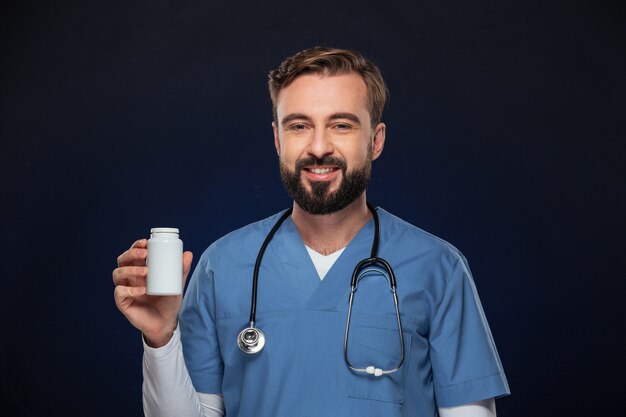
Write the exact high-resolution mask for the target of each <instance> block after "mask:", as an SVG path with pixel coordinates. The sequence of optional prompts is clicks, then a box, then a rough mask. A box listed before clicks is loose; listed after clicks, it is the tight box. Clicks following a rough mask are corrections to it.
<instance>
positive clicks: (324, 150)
mask: <svg viewBox="0 0 626 417" xmlns="http://www.w3.org/2000/svg"><path fill="white" fill-rule="evenodd" d="M334 150H335V148H334V147H333V144H332V141H331V140H330V137H329V134H328V132H326V131H325V130H316V131H315V133H314V134H313V136H312V138H311V142H310V143H309V146H308V149H307V151H308V153H309V154H310V155H312V156H314V157H316V158H317V159H322V158H323V157H325V156H327V155H330V154H332V153H333V152H334Z"/></svg>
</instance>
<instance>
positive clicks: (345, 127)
mask: <svg viewBox="0 0 626 417" xmlns="http://www.w3.org/2000/svg"><path fill="white" fill-rule="evenodd" d="M351 128H352V126H350V125H349V124H346V123H338V124H336V125H335V129H337V130H350V129H351Z"/></svg>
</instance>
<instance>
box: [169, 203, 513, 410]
mask: <svg viewBox="0 0 626 417" xmlns="http://www.w3.org/2000/svg"><path fill="white" fill-rule="evenodd" d="M378 213H379V217H380V244H379V254H378V255H379V256H380V257H382V258H384V259H386V260H387V261H388V262H389V263H390V264H391V266H392V267H393V269H394V272H395V275H396V280H397V294H398V299H399V305H400V312H401V318H402V326H403V334H404V345H405V346H404V348H405V361H404V364H403V365H402V367H401V368H400V370H399V371H397V372H395V373H392V374H389V375H383V376H381V377H375V376H373V375H367V374H362V373H355V372H353V371H351V370H350V369H349V368H348V366H347V365H346V363H345V361H344V357H343V337H344V332H345V324H346V317H347V308H348V297H349V293H350V278H351V276H352V271H353V269H354V267H355V265H356V264H357V263H358V262H359V261H360V260H362V259H364V258H367V257H369V256H370V251H371V245H372V240H373V238H374V223H373V220H370V222H368V223H367V224H366V225H365V226H364V227H363V228H362V229H361V230H360V231H359V233H358V234H357V235H356V236H355V237H354V238H353V239H352V241H351V242H350V244H349V245H348V246H347V247H346V249H345V250H344V252H343V253H342V254H341V256H340V257H339V259H338V260H337V261H336V262H335V264H334V265H333V267H332V268H331V270H330V271H329V272H328V274H327V275H326V277H325V278H324V280H323V281H320V279H319V276H318V275H317V272H316V270H315V267H314V266H313V263H312V262H311V259H310V257H309V255H308V253H307V252H306V248H305V247H304V243H303V242H302V239H301V238H300V235H299V234H298V231H297V230H296V228H295V226H294V224H293V222H292V221H291V218H289V219H287V220H286V221H285V222H284V223H283V225H282V226H281V227H280V229H279V230H278V232H277V233H276V235H275V236H274V239H273V240H272V242H271V243H270V245H269V246H268V249H267V251H266V253H265V256H264V257H263V262H262V265H261V268H260V272H259V287H258V302H257V316H256V317H257V322H256V326H257V327H258V328H260V329H261V330H262V331H263V332H264V333H265V335H266V338H267V343H266V346H265V349H263V350H262V351H261V352H260V353H258V354H256V355H248V354H246V353H243V352H241V351H240V350H239V348H238V346H237V341H236V340H237V335H238V334H239V332H240V331H241V330H242V329H243V328H244V327H247V326H248V320H249V314H250V295H251V286H252V272H253V269H254V262H255V260H256V257H257V254H258V251H259V248H260V247H261V244H262V242H263V240H264V239H265V237H266V236H267V234H268V232H269V230H270V229H271V228H272V226H273V225H274V223H276V221H277V220H278V218H279V216H280V214H281V213H279V214H276V215H274V216H272V217H270V218H268V219H265V220H262V221H260V222H257V223H253V224H251V225H249V226H246V227H244V228H242V229H239V230H236V231H234V232H232V233H230V234H228V235H227V236H225V237H223V238H221V239H220V240H218V241H216V242H215V243H214V244H212V245H211V246H210V247H209V248H208V249H207V250H206V251H205V252H204V254H203V255H202V257H201V258H200V261H199V263H198V266H197V267H196V269H195V271H194V274H193V276H192V278H191V281H190V283H189V287H188V289H187V292H186V294H185V298H184V301H183V307H182V310H181V313H180V330H181V336H182V342H183V351H184V356H185V362H186V364H187V368H188V370H189V373H190V375H191V379H192V381H193V384H194V387H195V388H196V390H197V391H198V392H203V393H221V394H223V395H224V405H225V408H226V415H228V416H240V417H245V416H255V417H262V416H268V417H270V416H271V417H276V416H289V417H292V416H311V417H320V416H436V415H437V407H450V406H455V405H461V404H466V403H470V402H474V401H479V400H483V399H487V398H492V397H499V396H502V395H506V394H508V393H509V388H508V385H507V381H506V377H505V375H504V371H503V369H502V365H501V363H500V359H499V357H498V353H497V351H496V347H495V344H494V342H493V339H492V337H491V332H490V330H489V326H488V324H487V321H486V319H485V316H484V313H483V310H482V308H481V305H480V301H479V299H478V294H477V292H476V288H475V286H474V281H473V279H472V276H471V273H470V271H469V268H468V266H467V262H466V260H465V258H464V257H463V256H462V255H461V254H460V253H459V251H458V250H457V249H456V248H454V247H453V246H451V245H450V244H448V243H447V242H445V241H443V240H441V239H439V238H437V237H435V236H433V235H431V234H429V233H426V232H424V231H423V230H421V229H419V228H417V227H415V226H413V225H411V224H409V223H406V222H405V221H403V220H401V219H399V218H397V217H395V216H393V215H391V214H390V213H388V212H386V211H385V210H383V209H380V208H378ZM397 332H398V330H397V323H396V315H395V308H394V304H393V299H392V296H391V293H390V292H389V286H388V283H387V281H386V279H385V278H384V277H380V276H371V277H364V278H363V279H362V280H361V281H360V283H359V287H358V290H357V293H356V295H355V301H354V306H353V311H352V319H351V328H350V343H349V346H348V354H349V357H350V361H351V362H352V364H353V365H354V366H357V367H366V366H368V365H374V366H376V367H378V368H382V369H389V368H393V367H394V365H395V364H396V363H397V361H398V358H399V356H400V345H399V338H398V333H397Z"/></svg>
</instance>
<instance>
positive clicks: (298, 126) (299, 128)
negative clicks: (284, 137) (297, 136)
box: [289, 123, 306, 132]
mask: <svg viewBox="0 0 626 417" xmlns="http://www.w3.org/2000/svg"><path fill="white" fill-rule="evenodd" d="M305 129H306V126H305V125H304V124H302V123H297V124H294V125H291V126H289V130H293V131H296V132H301V131H303V130H305Z"/></svg>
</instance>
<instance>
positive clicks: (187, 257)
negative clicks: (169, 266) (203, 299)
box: [183, 251, 193, 287]
mask: <svg viewBox="0 0 626 417" xmlns="http://www.w3.org/2000/svg"><path fill="white" fill-rule="evenodd" d="M192 260H193V253H191V252H189V251H186V252H185V253H183V287H184V286H185V283H186V282H187V276H188V275H189V270H191V261H192Z"/></svg>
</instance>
